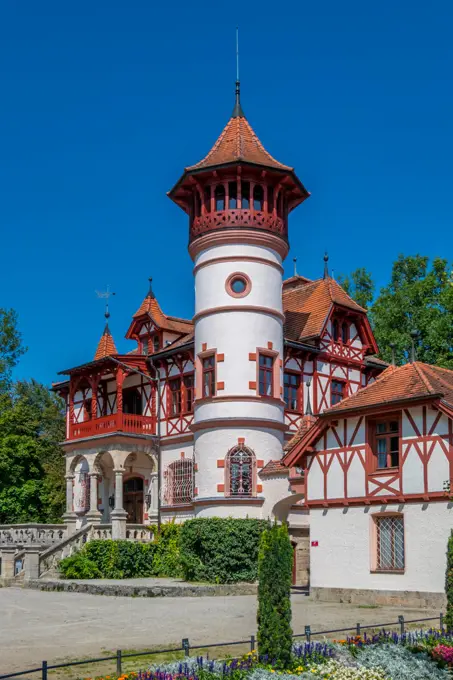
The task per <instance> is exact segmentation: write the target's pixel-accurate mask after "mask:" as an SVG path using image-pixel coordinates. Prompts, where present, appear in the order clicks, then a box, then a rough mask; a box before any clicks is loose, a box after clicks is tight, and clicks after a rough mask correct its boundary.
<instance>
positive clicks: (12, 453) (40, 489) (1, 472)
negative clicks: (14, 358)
mask: <svg viewBox="0 0 453 680" xmlns="http://www.w3.org/2000/svg"><path fill="white" fill-rule="evenodd" d="M4 405H6V408H3V409H2V410H1V411H0V523H14V522H55V521H59V520H60V518H61V515H62V512H63V510H64V497H65V490H64V457H63V454H62V452H61V449H60V447H59V445H58V443H59V442H60V441H62V440H63V439H64V416H63V410H62V407H63V404H62V402H61V400H60V399H59V398H58V397H56V396H55V395H54V394H52V393H51V392H49V390H48V389H47V388H46V387H44V386H43V385H40V384H39V383H37V382H35V381H31V382H18V383H16V384H15V385H13V386H12V388H11V389H10V391H9V393H8V400H6V399H5V400H4Z"/></svg>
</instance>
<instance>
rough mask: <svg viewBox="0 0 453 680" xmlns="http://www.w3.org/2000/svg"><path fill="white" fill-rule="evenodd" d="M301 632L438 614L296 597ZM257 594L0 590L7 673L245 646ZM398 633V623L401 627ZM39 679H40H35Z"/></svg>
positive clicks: (0, 656) (0, 669)
mask: <svg viewBox="0 0 453 680" xmlns="http://www.w3.org/2000/svg"><path fill="white" fill-rule="evenodd" d="M292 603H293V629H294V632H295V633H303V631H304V626H305V625H307V624H310V625H311V626H312V629H313V630H325V629H333V628H342V627H344V626H348V625H355V624H356V622H357V621H360V622H361V623H362V624H363V625H365V624H366V623H384V622H388V621H395V622H396V620H397V616H398V614H404V616H405V618H406V619H417V618H423V617H428V616H438V612H437V611H433V610H420V609H416V610H414V609H407V610H404V611H401V610H400V609H395V608H392V607H378V608H367V607H363V608H362V607H358V606H357V605H347V604H332V603H325V602H312V601H310V598H307V597H305V596H303V595H294V596H293V598H292ZM255 617H256V598H255V597H254V596H229V597H185V598H181V599H178V598H153V599H147V598H129V597H102V596H96V595H85V594H83V593H64V592H40V591H35V590H28V589H21V588H0V673H8V672H13V671H19V670H25V669H27V668H32V667H34V666H36V665H40V663H41V661H42V659H47V660H48V661H49V663H50V662H51V661H53V662H55V661H56V660H62V659H66V660H68V659H77V658H81V657H84V656H85V657H86V656H96V655H98V654H99V653H100V652H101V650H103V649H108V650H114V649H132V648H133V649H147V648H151V647H153V646H156V645H161V646H162V645H166V644H174V643H180V642H181V639H182V638H183V637H188V638H189V639H190V642H191V644H194V643H198V644H202V643H206V644H208V643H211V642H212V643H214V642H222V641H230V640H231V641H232V640H240V639H243V638H247V637H250V635H251V634H252V633H254V632H255V630H256V625H255ZM395 627H396V625H395ZM31 677H36V676H31Z"/></svg>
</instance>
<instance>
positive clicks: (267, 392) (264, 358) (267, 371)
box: [258, 354, 274, 397]
mask: <svg viewBox="0 0 453 680" xmlns="http://www.w3.org/2000/svg"><path fill="white" fill-rule="evenodd" d="M258 373H259V375H258V383H259V384H258V393H259V394H260V395H261V396H262V397H272V396H274V357H272V356H270V355H269V354H260V355H259V365H258Z"/></svg>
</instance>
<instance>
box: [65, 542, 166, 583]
mask: <svg viewBox="0 0 453 680" xmlns="http://www.w3.org/2000/svg"><path fill="white" fill-rule="evenodd" d="M155 550H156V546H155V544H154V543H134V542H132V541H90V542H89V543H87V544H86V545H84V546H83V548H82V550H81V551H80V552H78V553H76V554H75V555H73V556H72V557H67V558H66V559H63V560H61V562H60V565H59V568H60V571H61V573H62V575H63V576H65V577H66V578H116V579H120V578H139V577H145V576H154V571H153V561H154V560H153V557H154V553H155Z"/></svg>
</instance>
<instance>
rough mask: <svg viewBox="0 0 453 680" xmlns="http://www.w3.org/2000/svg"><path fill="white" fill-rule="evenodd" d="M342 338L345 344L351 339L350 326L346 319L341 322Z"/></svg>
mask: <svg viewBox="0 0 453 680" xmlns="http://www.w3.org/2000/svg"><path fill="white" fill-rule="evenodd" d="M341 339H342V341H343V342H344V343H345V344H346V343H347V342H348V340H349V326H348V324H347V323H346V321H344V322H343V323H342V324H341Z"/></svg>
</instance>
